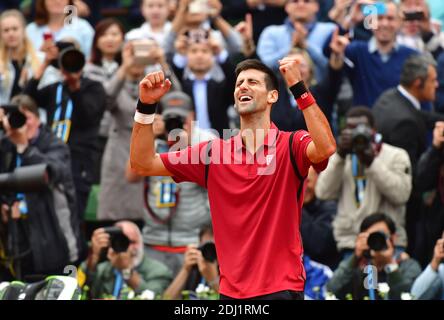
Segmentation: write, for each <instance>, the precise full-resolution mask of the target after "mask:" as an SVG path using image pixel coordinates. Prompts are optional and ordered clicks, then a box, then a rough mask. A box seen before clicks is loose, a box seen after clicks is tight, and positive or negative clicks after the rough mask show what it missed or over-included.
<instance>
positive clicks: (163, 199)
mask: <svg viewBox="0 0 444 320" xmlns="http://www.w3.org/2000/svg"><path fill="white" fill-rule="evenodd" d="M177 188H178V187H177V184H176V183H175V182H174V180H173V179H171V178H170V177H163V178H162V179H161V180H159V181H158V182H157V183H156V189H155V190H154V192H155V194H156V206H157V207H158V208H171V207H174V206H176V200H177V199H176V192H177Z"/></svg>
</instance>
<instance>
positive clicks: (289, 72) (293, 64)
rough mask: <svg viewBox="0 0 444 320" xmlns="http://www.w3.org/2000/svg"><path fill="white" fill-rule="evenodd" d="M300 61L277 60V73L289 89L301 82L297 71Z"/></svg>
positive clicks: (286, 58) (292, 59) (293, 59)
mask: <svg viewBox="0 0 444 320" xmlns="http://www.w3.org/2000/svg"><path fill="white" fill-rule="evenodd" d="M300 62H301V61H300V59H298V58H290V57H285V58H283V59H282V60H279V71H280V72H281V74H282V76H283V77H284V79H285V82H286V83H287V86H288V87H289V88H290V87H292V86H293V85H295V84H296V83H298V82H299V81H301V80H302V76H301V72H300V71H299V64H300Z"/></svg>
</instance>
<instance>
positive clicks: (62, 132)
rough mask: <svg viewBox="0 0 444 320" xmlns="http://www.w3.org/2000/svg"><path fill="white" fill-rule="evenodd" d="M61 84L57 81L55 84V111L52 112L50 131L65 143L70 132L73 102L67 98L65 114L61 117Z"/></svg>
mask: <svg viewBox="0 0 444 320" xmlns="http://www.w3.org/2000/svg"><path fill="white" fill-rule="evenodd" d="M62 98H63V84H62V83H59V85H58V86H57V95H56V111H55V113H54V119H53V121H52V131H53V132H54V134H55V135H56V136H57V137H58V138H60V139H62V140H63V142H65V143H67V142H68V139H69V135H70V133H71V116H72V111H73V103H72V100H71V98H69V100H68V102H67V104H66V108H65V115H64V117H63V118H61V115H62V109H63V99H62Z"/></svg>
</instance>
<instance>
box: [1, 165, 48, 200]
mask: <svg viewBox="0 0 444 320" xmlns="http://www.w3.org/2000/svg"><path fill="white" fill-rule="evenodd" d="M50 176H51V174H50V170H49V165H47V164H36V165H32V166H26V167H19V168H16V169H15V170H14V172H12V173H11V172H9V173H3V174H0V195H5V194H8V193H12V194H15V193H18V192H20V193H27V192H39V191H41V190H44V189H45V188H46V187H47V186H48V185H49V181H50Z"/></svg>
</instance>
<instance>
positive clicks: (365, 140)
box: [351, 124, 373, 153]
mask: <svg viewBox="0 0 444 320" xmlns="http://www.w3.org/2000/svg"><path fill="white" fill-rule="evenodd" d="M351 135H352V149H353V152H355V153H356V152H362V151H364V150H366V149H367V148H368V146H369V144H370V143H371V142H372V140H373V131H372V129H370V128H369V127H368V126H367V125H365V124H359V125H358V126H356V128H354V129H353V131H352V133H351Z"/></svg>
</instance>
